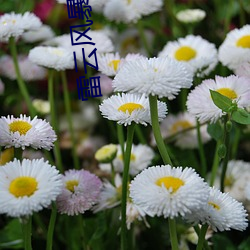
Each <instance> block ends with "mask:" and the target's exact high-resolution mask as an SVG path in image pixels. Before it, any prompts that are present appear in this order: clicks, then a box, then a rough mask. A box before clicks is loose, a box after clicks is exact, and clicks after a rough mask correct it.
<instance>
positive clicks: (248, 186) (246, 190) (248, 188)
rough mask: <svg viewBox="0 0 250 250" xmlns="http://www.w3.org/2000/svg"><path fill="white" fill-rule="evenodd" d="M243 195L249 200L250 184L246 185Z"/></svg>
mask: <svg viewBox="0 0 250 250" xmlns="http://www.w3.org/2000/svg"><path fill="white" fill-rule="evenodd" d="M244 194H245V196H246V199H247V200H250V184H249V183H248V184H247V185H246V187H245V190H244Z"/></svg>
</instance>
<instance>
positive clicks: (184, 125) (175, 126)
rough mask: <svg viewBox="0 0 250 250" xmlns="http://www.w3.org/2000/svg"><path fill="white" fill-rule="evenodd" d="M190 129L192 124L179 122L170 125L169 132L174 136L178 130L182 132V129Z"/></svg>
mask: <svg viewBox="0 0 250 250" xmlns="http://www.w3.org/2000/svg"><path fill="white" fill-rule="evenodd" d="M191 127H192V124H191V123H190V122H189V121H186V120H181V121H177V122H175V123H174V124H173V125H172V127H171V132H172V133H173V134H174V133H176V132H178V131H180V130H184V129H187V128H191Z"/></svg>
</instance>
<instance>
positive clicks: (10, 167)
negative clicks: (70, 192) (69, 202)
mask: <svg viewBox="0 0 250 250" xmlns="http://www.w3.org/2000/svg"><path fill="white" fill-rule="evenodd" d="M0 178H1V183H0V193H1V199H2V202H1V204H0V213H3V214H7V215H8V216H12V217H22V216H28V215H31V214H33V212H37V211H39V210H42V209H43V208H46V207H48V206H49V205H50V204H51V202H52V201H54V200H55V199H56V197H57V196H58V195H59V194H60V192H61V189H62V180H61V175H60V174H59V171H58V170H57V169H56V168H55V167H54V166H51V165H49V163H48V162H44V160H43V159H39V160H32V161H31V160H27V159H24V160H23V161H22V162H20V161H19V160H16V159H15V160H14V161H12V162H9V163H7V164H6V165H5V166H2V167H1V168H0Z"/></svg>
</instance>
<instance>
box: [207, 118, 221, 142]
mask: <svg viewBox="0 0 250 250" xmlns="http://www.w3.org/2000/svg"><path fill="white" fill-rule="evenodd" d="M207 132H208V133H209V135H210V136H211V137H212V138H213V139H215V140H216V141H218V140H220V139H222V136H223V128H222V126H221V125H220V123H219V122H216V123H212V124H208V126H207Z"/></svg>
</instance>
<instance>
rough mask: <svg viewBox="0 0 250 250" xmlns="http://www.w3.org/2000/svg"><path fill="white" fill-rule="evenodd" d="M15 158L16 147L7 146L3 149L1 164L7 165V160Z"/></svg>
mask: <svg viewBox="0 0 250 250" xmlns="http://www.w3.org/2000/svg"><path fill="white" fill-rule="evenodd" d="M13 158H14V148H13V147H12V148H7V149H5V150H4V151H2V153H1V155H0V166H3V165H5V164H6V163H7V162H9V161H11V160H12V159H13Z"/></svg>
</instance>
